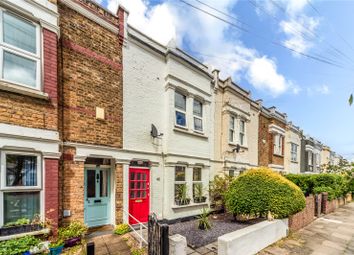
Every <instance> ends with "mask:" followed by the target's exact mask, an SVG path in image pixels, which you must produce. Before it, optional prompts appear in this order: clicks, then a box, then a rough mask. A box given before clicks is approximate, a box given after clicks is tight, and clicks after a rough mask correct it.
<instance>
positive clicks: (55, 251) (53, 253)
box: [49, 245, 64, 255]
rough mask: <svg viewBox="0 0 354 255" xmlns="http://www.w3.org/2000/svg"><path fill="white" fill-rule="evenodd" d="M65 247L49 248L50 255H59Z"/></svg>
mask: <svg viewBox="0 0 354 255" xmlns="http://www.w3.org/2000/svg"><path fill="white" fill-rule="evenodd" d="M63 248H64V245H61V246H58V247H53V248H49V251H50V252H49V254H50V255H59V254H61V253H62V252H63Z"/></svg>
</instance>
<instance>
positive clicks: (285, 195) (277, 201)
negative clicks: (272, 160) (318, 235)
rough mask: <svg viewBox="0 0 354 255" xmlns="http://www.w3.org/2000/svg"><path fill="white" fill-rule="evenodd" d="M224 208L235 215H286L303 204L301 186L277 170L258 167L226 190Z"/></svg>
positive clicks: (244, 174) (303, 205)
mask: <svg viewBox="0 0 354 255" xmlns="http://www.w3.org/2000/svg"><path fill="white" fill-rule="evenodd" d="M225 199H226V208H227V210H228V211H230V212H231V213H233V214H234V215H248V216H257V217H258V216H265V215H267V214H268V212H270V213H272V215H273V216H274V217H275V218H285V217H288V216H289V215H292V214H295V213H297V212H299V211H301V210H302V209H303V208H305V205H306V200H305V196H304V195H303V193H302V192H301V189H300V188H299V187H297V186H296V185H295V184H294V183H292V182H291V181H289V180H287V179H286V178H284V177H283V176H281V175H280V174H279V173H276V172H274V171H272V170H271V169H269V168H265V167H261V168H254V169H250V170H248V171H246V172H245V173H243V174H241V175H240V176H239V177H238V178H236V179H235V180H234V181H233V182H232V183H231V184H230V186H229V188H228V190H227V191H226V194H225Z"/></svg>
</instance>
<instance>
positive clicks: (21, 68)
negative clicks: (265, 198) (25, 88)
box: [3, 51, 37, 87]
mask: <svg viewBox="0 0 354 255" xmlns="http://www.w3.org/2000/svg"><path fill="white" fill-rule="evenodd" d="M36 72H37V63H36V61H34V60H30V59H28V58H24V57H20V56H17V55H15V54H12V53H9V52H6V51H4V67H3V78H4V79H5V80H9V81H13V82H18V83H22V84H26V85H29V86H31V87H36Z"/></svg>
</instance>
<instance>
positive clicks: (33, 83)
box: [0, 0, 60, 227]
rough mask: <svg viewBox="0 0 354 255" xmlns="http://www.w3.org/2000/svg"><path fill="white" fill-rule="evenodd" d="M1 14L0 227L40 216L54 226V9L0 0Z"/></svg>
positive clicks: (56, 156) (56, 148)
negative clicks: (22, 219)
mask: <svg viewBox="0 0 354 255" xmlns="http://www.w3.org/2000/svg"><path fill="white" fill-rule="evenodd" d="M0 12H1V15H0V17H1V18H0V25H1V27H2V28H3V31H2V33H3V37H2V38H1V42H0V51H1V59H0V61H1V66H2V68H3V70H2V75H1V77H0V154H1V157H0V164H1V171H0V173H1V177H0V179H1V184H0V185H1V187H0V226H2V225H3V224H6V223H9V222H13V221H16V220H17V219H19V218H28V219H30V220H31V219H32V218H33V217H34V216H35V215H40V216H41V219H42V220H44V219H45V218H47V219H49V220H51V221H52V223H53V225H54V227H55V226H57V225H58V217H59V215H58V196H59V194H58V165H59V158H60V153H59V132H58V85H57V84H58V83H57V80H58V75H57V45H58V34H59V27H58V24H57V21H58V12H57V5H56V3H55V1H46V0H43V1H40V2H32V1H1V2H0ZM29 13H30V14H31V15H29Z"/></svg>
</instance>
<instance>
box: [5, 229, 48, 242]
mask: <svg viewBox="0 0 354 255" xmlns="http://www.w3.org/2000/svg"><path fill="white" fill-rule="evenodd" d="M49 233H50V229H49V228H44V229H41V230H38V231H32V232H25V233H20V234H15V235H9V236H0V241H6V240H10V239H15V238H20V237H24V236H38V235H45V234H49Z"/></svg>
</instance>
